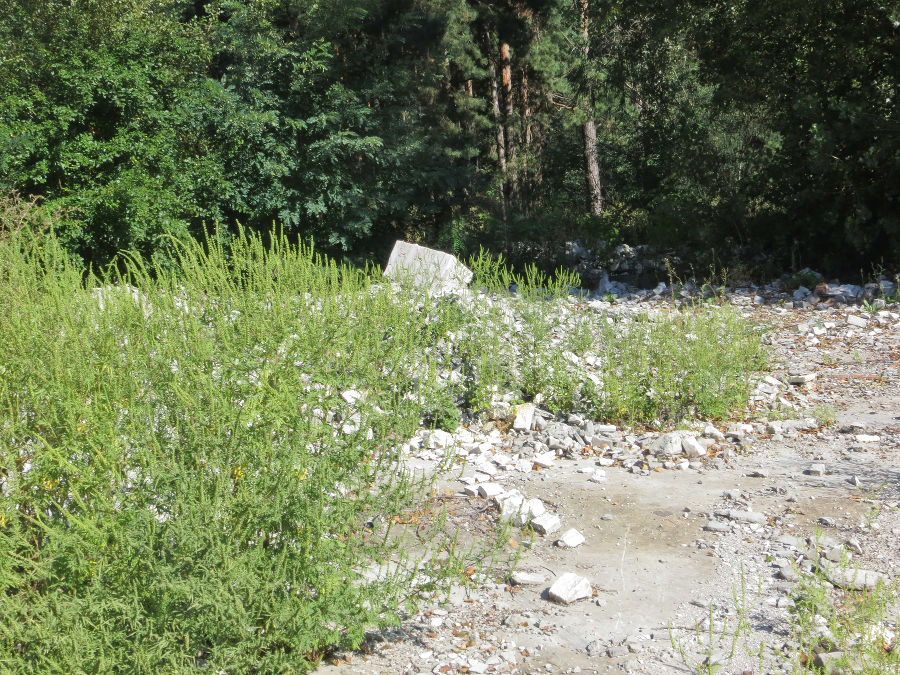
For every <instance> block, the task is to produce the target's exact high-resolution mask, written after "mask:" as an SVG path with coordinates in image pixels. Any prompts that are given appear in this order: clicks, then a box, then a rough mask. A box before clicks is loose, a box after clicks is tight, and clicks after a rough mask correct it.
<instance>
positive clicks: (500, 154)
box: [488, 59, 507, 223]
mask: <svg viewBox="0 0 900 675" xmlns="http://www.w3.org/2000/svg"><path fill="white" fill-rule="evenodd" d="M488 72H489V74H490V80H491V112H492V114H493V117H494V126H495V128H496V129H497V164H498V165H499V166H500V175H501V176H502V177H503V185H502V187H501V192H502V193H503V194H502V195H501V199H500V201H501V205H502V208H503V222H504V223H505V222H506V212H507V203H506V201H507V196H506V135H505V133H504V131H503V120H502V118H501V116H500V87H499V85H498V84H497V67H496V65H495V64H494V61H493V59H488Z"/></svg>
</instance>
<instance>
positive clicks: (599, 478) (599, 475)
mask: <svg viewBox="0 0 900 675" xmlns="http://www.w3.org/2000/svg"><path fill="white" fill-rule="evenodd" d="M588 480H589V481H591V482H592V483H605V482H606V472H605V471H604V470H603V469H594V472H593V473H592V474H591V477H590V478H588Z"/></svg>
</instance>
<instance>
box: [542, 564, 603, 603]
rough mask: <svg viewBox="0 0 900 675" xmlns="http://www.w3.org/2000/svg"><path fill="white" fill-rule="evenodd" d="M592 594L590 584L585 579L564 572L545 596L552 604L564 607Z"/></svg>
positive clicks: (572, 573)
mask: <svg viewBox="0 0 900 675" xmlns="http://www.w3.org/2000/svg"><path fill="white" fill-rule="evenodd" d="M592 593H593V588H591V582H590V581H588V580H587V579H586V578H585V577H582V576H579V575H577V574H575V573H574V572H566V573H565V574H563V575H562V576H561V577H559V579H557V580H556V581H555V582H553V585H552V586H551V587H550V589H549V590H548V591H547V595H548V596H549V597H550V599H551V600H553V601H554V602H559V603H562V604H564V605H568V604H571V603H573V602H575V601H576V600H580V599H581V598H589V597H590V596H591V594H592Z"/></svg>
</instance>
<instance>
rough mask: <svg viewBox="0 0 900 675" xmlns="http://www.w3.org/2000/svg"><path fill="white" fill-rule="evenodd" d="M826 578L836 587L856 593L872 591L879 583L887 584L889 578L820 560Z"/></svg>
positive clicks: (878, 573)
mask: <svg viewBox="0 0 900 675" xmlns="http://www.w3.org/2000/svg"><path fill="white" fill-rule="evenodd" d="M819 565H820V566H821V568H822V571H823V572H824V573H825V578H826V579H828V581H830V582H831V583H832V584H834V585H835V586H839V587H841V588H847V589H851V590H854V591H871V590H873V589H874V588H875V587H876V586H878V584H879V583H883V582H887V580H888V577H887V575H885V574H882V573H881V572H874V571H872V570H864V569H858V568H849V567H848V568H844V567H841V566H840V565H839V564H837V563H834V562H831V561H830V560H824V559H820V560H819Z"/></svg>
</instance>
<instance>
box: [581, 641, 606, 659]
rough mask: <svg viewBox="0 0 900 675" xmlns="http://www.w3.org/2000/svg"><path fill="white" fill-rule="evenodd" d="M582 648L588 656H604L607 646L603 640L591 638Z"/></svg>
mask: <svg viewBox="0 0 900 675" xmlns="http://www.w3.org/2000/svg"><path fill="white" fill-rule="evenodd" d="M584 649H585V651H586V652H587V655H588V656H605V655H606V649H607V647H606V643H605V642H604V641H603V640H591V641H590V642H588V643H587V646H586V647H585V648H584Z"/></svg>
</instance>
